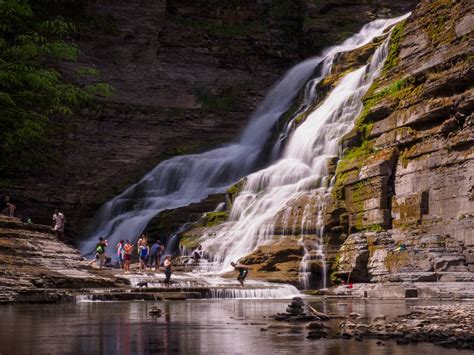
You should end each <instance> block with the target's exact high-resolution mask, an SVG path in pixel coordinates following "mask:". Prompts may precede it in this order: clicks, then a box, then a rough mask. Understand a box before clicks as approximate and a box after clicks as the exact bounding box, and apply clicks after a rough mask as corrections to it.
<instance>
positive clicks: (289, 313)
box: [271, 297, 320, 323]
mask: <svg viewBox="0 0 474 355" xmlns="http://www.w3.org/2000/svg"><path fill="white" fill-rule="evenodd" d="M271 317H272V318H273V319H275V320H277V321H282V322H290V323H298V322H312V321H318V320H320V318H319V317H317V316H315V315H312V314H309V313H307V312H306V306H305V303H304V301H303V299H302V298H301V297H293V299H292V300H291V303H290V304H289V305H288V307H286V313H277V314H275V315H273V316H271Z"/></svg>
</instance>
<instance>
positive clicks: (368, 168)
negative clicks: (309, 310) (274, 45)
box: [329, 1, 474, 282]
mask: <svg viewBox="0 0 474 355" xmlns="http://www.w3.org/2000/svg"><path fill="white" fill-rule="evenodd" d="M472 9H473V8H472V3H471V2H469V1H422V2H421V3H420V4H419V5H418V7H417V8H416V10H415V11H414V13H413V14H412V16H411V17H410V19H409V20H408V21H406V22H405V23H403V24H400V25H398V26H397V28H396V29H395V30H394V32H393V34H392V43H391V47H390V52H389V56H388V58H387V61H386V63H385V67H384V70H383V72H382V75H381V76H380V77H379V78H378V79H377V80H376V81H375V83H374V84H373V86H372V87H371V89H370V90H369V92H368V93H367V95H366V97H365V98H364V111H363V112H362V114H361V116H360V117H359V119H358V121H357V122H356V127H355V128H354V131H353V132H351V134H349V135H348V136H347V137H346V138H345V144H346V146H348V147H349V148H348V149H347V151H346V153H345V155H344V158H343V159H342V160H341V161H340V162H339V164H338V168H337V179H336V185H335V188H334V193H333V195H334V196H335V199H334V205H335V206H337V207H338V208H339V209H341V208H342V209H343V210H345V211H346V213H347V214H348V216H349V218H348V223H347V224H343V225H341V226H342V227H343V228H344V231H345V233H348V235H349V236H348V238H347V239H346V241H345V242H344V244H343V245H342V247H341V249H340V251H339V254H338V256H337V259H336V261H337V262H336V263H335V265H336V268H335V275H339V276H342V275H343V276H344V277H347V276H348V275H349V274H350V273H351V272H354V273H356V274H357V275H364V274H366V275H367V278H366V279H365V281H372V282H374V281H388V280H390V281H455V280H457V281H463V280H464V281H472V280H473V279H474V273H473V271H474V264H473V259H474V258H473V253H474V218H473V217H474V215H473V214H472V211H474V198H473V196H474V195H473V187H472V186H473V182H474V175H473V174H474V160H473V158H474V144H473V143H474V141H473V136H474V118H473V116H472V110H473V107H474V101H473V91H472V80H473V78H474V70H473V68H474V66H473V64H472V58H471V57H472V50H473V47H472V28H473V24H474V19H473V17H472V15H471V13H472ZM433 19H434V20H433ZM468 23H469V24H470V25H467V24H468ZM354 137H356V139H354ZM330 209H335V207H334V206H332V207H330ZM329 220H334V218H332V219H331V218H329ZM384 230H385V231H384ZM361 231H368V232H361ZM354 232H358V233H354ZM350 233H354V234H350ZM400 246H402V248H401V249H400Z"/></svg>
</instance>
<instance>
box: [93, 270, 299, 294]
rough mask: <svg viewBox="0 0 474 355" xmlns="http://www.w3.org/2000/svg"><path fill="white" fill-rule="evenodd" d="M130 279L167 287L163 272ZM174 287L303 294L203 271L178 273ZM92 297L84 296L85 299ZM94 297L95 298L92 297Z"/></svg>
mask: <svg viewBox="0 0 474 355" xmlns="http://www.w3.org/2000/svg"><path fill="white" fill-rule="evenodd" d="M121 276H122V277H126V278H128V279H129V280H130V284H131V285H132V286H133V287H137V285H138V283H140V282H143V281H146V282H147V283H148V287H157V288H163V287H164V288H166V286H165V285H164V283H163V281H164V274H163V273H147V274H146V275H130V276H129V275H121ZM171 280H172V285H171V287H172V288H190V289H192V288H198V289H199V288H209V291H208V292H207V294H206V298H237V299H239V298H242V299H244V298H260V299H270V298H280V299H283V298H292V297H294V296H301V294H300V292H299V291H298V289H297V288H296V287H295V286H292V285H287V284H271V283H268V282H264V281H255V280H246V281H245V287H244V288H242V287H240V285H239V283H238V282H237V281H236V280H235V279H234V278H232V279H228V278H222V277H219V276H213V277H209V276H206V275H203V274H201V273H197V272H193V273H176V274H173V276H172V277H171ZM88 299H91V298H87V296H85V297H84V300H88ZM92 299H93V298H92Z"/></svg>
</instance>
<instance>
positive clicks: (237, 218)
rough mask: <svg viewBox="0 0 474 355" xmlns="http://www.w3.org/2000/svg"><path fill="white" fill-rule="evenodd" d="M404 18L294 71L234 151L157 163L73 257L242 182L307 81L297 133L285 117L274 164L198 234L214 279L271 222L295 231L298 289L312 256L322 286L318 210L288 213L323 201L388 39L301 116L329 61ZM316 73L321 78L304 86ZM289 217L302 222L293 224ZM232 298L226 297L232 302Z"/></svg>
mask: <svg viewBox="0 0 474 355" xmlns="http://www.w3.org/2000/svg"><path fill="white" fill-rule="evenodd" d="M407 16H408V15H405V16H402V17H399V18H395V19H390V20H377V21H374V22H372V23H370V24H368V25H366V26H364V27H363V28H362V29H361V31H360V32H359V33H358V34H356V35H354V36H353V37H351V38H349V39H348V40H346V41H345V42H344V43H342V44H341V45H338V46H334V47H331V48H329V49H328V50H326V51H325V52H324V53H323V54H322V55H321V57H316V58H312V59H309V60H307V61H304V62H303V63H300V64H298V65H297V66H295V67H293V68H292V69H291V70H290V71H289V72H288V73H287V74H286V75H285V76H284V77H283V78H282V79H281V80H280V81H279V82H278V83H277V85H276V86H275V87H274V88H273V89H272V90H271V92H270V93H269V94H268V96H267V97H266V98H265V100H264V102H263V104H262V105H261V106H260V107H259V108H258V109H257V110H256V112H255V113H254V114H253V115H252V119H251V121H250V123H249V125H248V127H247V128H246V130H245V131H244V132H243V134H242V136H241V138H240V140H239V141H238V142H236V143H234V144H229V145H227V146H224V147H221V148H218V149H214V150H211V151H209V152H206V153H203V154H194V155H186V156H179V157H175V158H172V159H170V160H167V161H164V162H162V163H160V164H159V165H158V166H156V167H155V168H154V169H153V170H152V171H151V172H150V173H148V174H147V175H146V176H145V177H144V178H143V179H142V180H141V181H140V182H138V183H137V184H135V185H133V186H131V187H130V188H128V189H127V190H126V191H124V192H123V193H122V194H121V195H119V196H117V197H115V198H114V199H113V200H111V201H109V202H107V203H106V204H105V205H104V206H103V207H102V208H101V210H100V211H99V212H98V214H97V215H96V218H95V227H94V232H93V233H92V234H91V235H90V237H89V239H88V240H86V241H85V242H83V243H81V245H80V249H81V251H82V252H83V253H84V254H87V253H90V252H91V250H93V246H94V245H95V243H96V239H98V237H99V236H105V237H107V238H108V239H109V242H110V243H111V244H115V243H116V242H118V240H120V239H130V240H134V239H136V238H137V236H138V235H139V234H140V233H141V232H142V231H143V230H144V228H145V227H146V225H147V224H148V222H149V221H150V220H151V219H152V218H153V217H154V216H156V215H157V214H158V213H159V212H161V211H163V210H165V209H173V208H177V207H182V206H186V205H188V204H190V203H193V202H198V201H200V200H202V199H203V198H205V197H206V196H208V195H209V194H213V193H219V192H223V191H225V189H226V188H227V187H228V186H230V185H231V184H233V183H235V182H236V181H237V180H238V179H239V178H241V177H242V176H246V175H248V174H249V173H250V172H252V170H254V169H255V168H256V166H257V161H258V158H259V156H260V155H261V154H262V151H263V150H264V146H265V143H266V140H267V138H268V136H269V135H270V132H271V129H272V128H273V127H274V125H275V123H276V122H277V120H278V119H279V117H280V116H281V114H283V113H284V112H286V111H287V110H288V108H289V107H290V105H291V104H292V103H293V102H294V99H295V97H296V96H297V95H298V92H299V91H300V90H301V88H302V87H303V85H304V84H305V83H306V82H307V85H306V87H305V90H304V94H305V96H304V103H303V105H302V106H301V107H300V109H299V110H298V114H299V113H306V115H307V117H306V119H305V121H304V122H303V123H301V124H300V125H297V122H296V121H295V117H296V115H294V116H293V117H294V118H293V120H292V121H290V122H289V123H288V124H287V125H286V127H285V129H284V131H283V132H282V134H281V135H280V137H279V140H278V141H277V143H276V145H275V146H274V149H273V151H272V156H273V158H274V159H277V158H278V157H280V158H279V160H278V161H276V162H275V163H273V164H272V165H270V166H269V167H267V168H265V169H262V170H260V171H258V172H255V173H253V174H251V175H248V176H247V179H246V183H245V185H244V187H243V189H242V192H241V193H240V194H239V195H238V196H237V197H236V199H235V201H234V203H233V206H232V210H231V213H230V221H229V222H227V223H224V225H223V226H222V228H221V229H220V232H218V233H217V234H215V235H212V236H211V235H204V236H203V237H202V245H203V247H204V250H205V251H206V254H208V255H212V259H213V260H211V262H210V263H209V268H208V270H207V271H211V272H213V273H214V274H215V273H216V271H219V272H225V271H229V270H231V269H232V268H231V266H230V262H231V261H235V260H237V259H239V258H241V257H242V256H245V255H247V254H249V253H250V252H251V251H252V250H254V249H255V248H256V247H257V246H259V245H262V244H264V243H268V242H270V241H271V239H272V237H273V235H274V234H275V225H276V224H275V222H276V221H278V223H279V227H280V229H279V230H280V232H279V233H281V230H283V231H291V232H290V233H291V234H293V235H296V231H297V230H298V229H300V230H301V243H303V245H304V246H305V251H306V255H305V257H304V258H303V260H302V263H301V271H302V274H303V275H302V278H301V281H302V285H303V286H305V285H306V286H307V285H308V282H309V281H308V280H309V268H308V266H309V262H310V261H311V255H312V254H315V255H316V258H317V259H321V260H322V269H323V272H322V273H323V287H324V286H325V274H326V265H325V263H324V249H323V241H322V222H321V215H320V213H321V211H322V205H321V203H316V206H314V208H313V209H308V210H306V209H305V211H304V212H303V213H302V214H300V211H292V205H297V203H296V202H297V201H300V200H307V201H318V200H319V201H324V195H325V194H327V193H329V191H330V188H331V183H330V181H329V178H328V173H327V171H326V170H327V164H326V163H327V159H330V158H334V157H336V156H338V154H339V149H340V148H339V144H338V143H339V139H340V137H342V136H343V135H344V134H345V133H346V132H348V131H349V130H350V128H351V127H352V125H353V121H354V119H355V118H356V117H357V115H358V114H359V113H360V111H361V109H362V102H361V98H362V96H363V95H364V94H365V92H366V91H367V89H368V87H369V86H370V85H371V83H372V81H373V79H374V77H375V76H376V75H377V74H378V70H379V69H380V67H381V65H382V63H383V60H384V58H385V56H386V52H387V47H388V40H386V41H384V43H383V44H382V45H380V46H379V48H378V49H377V50H376V51H375V53H374V54H373V56H372V59H371V62H370V63H369V64H367V65H365V66H363V67H361V68H359V69H357V70H354V71H352V72H351V73H349V74H347V75H345V76H344V77H343V78H342V79H341V80H340V81H339V83H338V85H337V86H336V87H335V88H334V89H333V90H332V92H330V93H329V95H328V97H327V98H326V99H325V100H324V101H323V102H322V103H321V104H320V105H319V106H317V107H316V109H314V110H313V111H312V112H310V113H309V112H308V110H309V109H310V108H311V103H312V102H314V99H315V97H316V94H317V93H316V86H317V84H318V83H319V82H320V81H321V80H323V79H324V78H325V77H326V76H327V75H328V74H329V73H330V71H331V67H332V64H333V61H334V59H335V58H336V56H337V54H338V53H341V52H345V51H351V50H354V49H355V48H358V47H361V46H363V45H365V44H367V43H369V42H370V41H372V40H373V39H374V38H375V37H378V36H381V35H382V34H383V33H384V32H385V30H386V29H387V28H389V27H390V26H392V25H393V24H395V23H397V22H398V21H401V20H402V19H404V18H405V17H407ZM318 65H319V66H320V72H321V74H320V76H319V77H318V78H314V79H312V80H311V81H309V82H308V79H309V78H310V77H311V75H312V74H313V72H314V70H315V68H316V67H317V66H318ZM262 137H263V138H262ZM314 211H316V212H314ZM311 213H315V215H311ZM318 214H319V215H318ZM315 216H316V217H315ZM298 218H301V219H302V221H301V223H300V224H298V225H297V221H298ZM313 225H314V228H313V227H311V226H313ZM297 227H298V228H297ZM308 229H314V230H315V231H314V232H313V234H314V236H315V237H314V238H313V239H310V241H311V240H312V243H313V245H312V246H310V247H309V248H308V247H307V245H308V243H307V241H306V239H307V238H306V237H307V236H306V235H305V230H308ZM283 234H284V233H283ZM175 239H176V238H175ZM312 252H313V253H312ZM314 252H315V253H314ZM216 292H218V291H216ZM219 292H220V291H219ZM223 292H224V291H223ZM226 292H227V291H226ZM235 292H236V291H231V293H232V294H234V293H235ZM215 296H216V295H212V297H215Z"/></svg>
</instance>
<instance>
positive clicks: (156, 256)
mask: <svg viewBox="0 0 474 355" xmlns="http://www.w3.org/2000/svg"><path fill="white" fill-rule="evenodd" d="M164 250H165V247H164V246H163V244H161V241H160V240H159V239H158V240H156V241H155V243H154V244H153V245H152V246H151V250H150V268H151V267H152V266H153V265H154V266H155V270H156V269H158V268H159V267H160V260H161V256H162V255H163V252H164Z"/></svg>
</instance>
